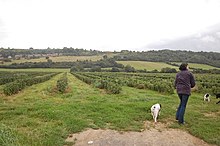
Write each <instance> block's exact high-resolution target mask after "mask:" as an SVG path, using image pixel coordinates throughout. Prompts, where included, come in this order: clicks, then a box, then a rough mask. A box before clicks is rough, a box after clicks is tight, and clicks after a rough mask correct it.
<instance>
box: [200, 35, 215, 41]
mask: <svg viewBox="0 0 220 146" xmlns="http://www.w3.org/2000/svg"><path fill="white" fill-rule="evenodd" d="M201 40H202V41H204V42H215V40H216V39H215V38H214V37H213V36H204V37H202V38H201Z"/></svg>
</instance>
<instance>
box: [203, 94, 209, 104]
mask: <svg viewBox="0 0 220 146" xmlns="http://www.w3.org/2000/svg"><path fill="white" fill-rule="evenodd" d="M204 101H208V102H210V94H209V93H206V94H205V95H204Z"/></svg>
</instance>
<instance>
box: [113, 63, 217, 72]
mask: <svg viewBox="0 0 220 146" xmlns="http://www.w3.org/2000/svg"><path fill="white" fill-rule="evenodd" d="M117 63H121V64H123V65H124V66H125V65H131V66H132V67H134V68H135V69H141V70H144V69H146V70H148V71H152V70H155V69H156V70H158V71H160V70H161V69H162V68H166V67H169V68H175V69H176V70H179V69H178V68H179V67H176V66H172V65H168V64H166V63H164V62H148V61H117ZM176 64H180V63H176ZM189 66H190V67H193V68H200V69H204V70H208V69H220V68H217V67H213V66H210V65H205V64H197V63H189Z"/></svg>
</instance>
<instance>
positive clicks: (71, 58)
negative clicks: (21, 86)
mask: <svg viewBox="0 0 220 146" xmlns="http://www.w3.org/2000/svg"><path fill="white" fill-rule="evenodd" d="M110 56H112V55H110ZM102 57H103V55H97V56H57V57H52V56H51V57H49V59H51V60H52V61H53V62H73V61H77V60H79V61H84V60H91V61H97V60H100V59H102ZM24 62H47V59H46V58H45V57H43V58H37V59H20V60H12V62H5V63H4V65H9V64H12V63H24Z"/></svg>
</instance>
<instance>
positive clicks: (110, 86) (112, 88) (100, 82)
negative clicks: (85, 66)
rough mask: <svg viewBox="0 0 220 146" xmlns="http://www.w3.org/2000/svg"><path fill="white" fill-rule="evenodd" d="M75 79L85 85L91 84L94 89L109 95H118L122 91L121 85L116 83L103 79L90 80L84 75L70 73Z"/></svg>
mask: <svg viewBox="0 0 220 146" xmlns="http://www.w3.org/2000/svg"><path fill="white" fill-rule="evenodd" d="M72 74H73V75H74V76H75V77H77V78H78V79H80V80H82V81H83V82H85V83H87V84H92V85H93V86H94V87H96V88H100V89H105V90H106V91H107V93H110V94H119V93H120V92H121V90H122V88H121V86H122V85H121V84H120V83H118V82H117V80H116V81H114V82H113V81H112V80H107V79H103V78H98V77H97V79H95V78H90V77H87V76H84V75H81V74H79V73H72Z"/></svg>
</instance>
